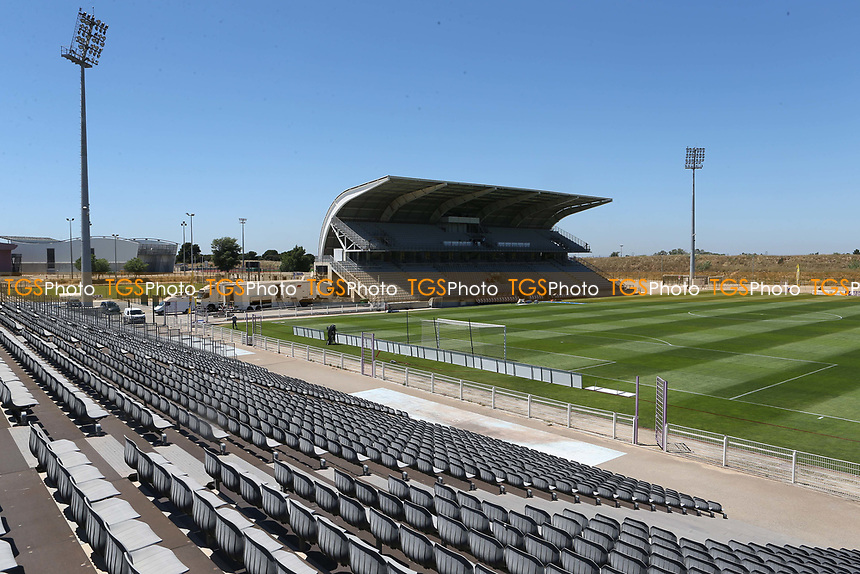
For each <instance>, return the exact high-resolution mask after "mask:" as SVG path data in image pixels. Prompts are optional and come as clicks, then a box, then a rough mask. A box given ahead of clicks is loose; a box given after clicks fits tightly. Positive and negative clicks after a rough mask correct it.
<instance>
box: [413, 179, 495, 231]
mask: <svg viewBox="0 0 860 574" xmlns="http://www.w3.org/2000/svg"><path fill="white" fill-rule="evenodd" d="M497 189H499V188H498V187H488V188H486V189H479V190H478V191H473V192H472V193H467V194H465V195H461V196H460V197H452V198H451V199H449V200H448V201H446V202H445V203H443V204H442V205H440V206H439V207H438V208H436V211H434V212H433V215H431V216H430V223H437V222H438V221H439V220H440V219H442V216H444V215H445V214H446V213H448V212H449V211H451V210H452V209H454V208H455V207H457V206H458V205H463V204H464V203H469V202H470V201H472V200H473V199H477V198H479V197H481V196H483V195H487V194H488V193H492V192H494V191H496V190H497Z"/></svg>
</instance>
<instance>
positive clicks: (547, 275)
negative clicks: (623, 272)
mask: <svg viewBox="0 0 860 574" xmlns="http://www.w3.org/2000/svg"><path fill="white" fill-rule="evenodd" d="M610 201H612V200H611V199H608V198H603V197H591V196H584V195H570V194H565V193H558V192H550V191H539V190H533V189H520V188H511V187H499V186H488V185H479V184H472V183H457V182H451V181H439V180H427V179H413V178H405V177H395V176H386V177H383V178H380V179H377V180H375V181H371V182H369V183H365V184H363V185H359V186H357V187H353V188H351V189H348V190H346V191H344V192H343V193H341V194H340V195H338V196H337V198H335V200H334V201H333V202H332V204H331V207H329V209H328V212H327V213H326V216H325V220H324V221H323V225H322V230H321V231H320V239H319V250H318V254H319V257H318V258H317V261H316V271H317V273H318V274H319V275H325V276H327V277H328V278H329V279H332V280H336V279H338V278H339V279H342V280H343V281H346V282H352V283H356V284H361V285H364V286H367V287H369V286H377V287H379V286H381V285H383V284H384V285H395V286H396V287H397V294H396V295H392V294H391V292H388V293H384V292H383V293H380V294H378V295H375V294H374V293H379V291H378V290H376V291H374V290H373V289H369V290H368V291H367V292H364V293H360V294H358V295H356V297H355V298H368V299H371V300H377V301H380V300H386V301H400V300H409V299H422V298H423V299H425V300H426V299H427V298H428V297H432V298H434V299H435V300H436V301H437V302H439V303H440V304H459V303H463V302H503V301H516V300H517V299H520V298H535V299H537V298H553V294H551V293H545V294H543V295H541V294H538V293H530V292H529V291H528V290H527V289H526V290H521V289H518V288H517V289H512V287H513V286H512V284H511V283H510V281H511V280H512V279H514V280H516V279H537V278H544V279H546V280H547V281H555V282H558V283H560V284H565V285H582V284H583V283H585V284H587V285H594V286H595V287H594V291H593V292H592V293H594V294H597V293H599V294H600V295H607V294H609V293H610V292H611V284H610V283H609V282H608V281H607V280H606V279H605V278H603V277H602V276H600V275H599V274H598V273H597V272H595V271H594V270H593V269H591V268H590V267H589V266H588V265H586V264H585V263H584V262H582V261H581V260H578V259H574V258H572V256H573V255H575V254H580V253H588V252H589V251H590V248H589V246H588V243H586V242H585V241H583V240H581V239H579V238H577V237H574V236H572V235H570V234H569V233H567V232H565V231H563V230H562V229H560V228H558V227H556V224H557V223H558V222H559V221H561V220H562V219H563V218H564V217H567V216H568V215H572V214H574V213H579V212H581V211H584V210H586V209H591V208H593V207H597V206H600V205H605V204H607V203H609V202H610ZM410 279H412V280H416V279H432V280H433V281H437V280H439V279H442V280H444V281H446V282H447V281H456V282H458V283H460V284H464V285H470V286H471V285H480V284H482V283H484V284H486V285H494V286H496V288H497V292H496V294H494V295H493V294H488V293H487V292H486V291H482V292H480V293H474V292H473V293H469V292H466V291H465V290H464V291H462V292H458V293H450V292H446V293H444V295H441V294H440V293H439V292H435V293H433V294H430V295H427V293H426V292H425V293H423V294H422V293H420V292H418V291H417V290H416V289H415V283H414V282H413V283H410ZM517 285H519V283H517ZM365 295H366V296H365ZM562 296H563V295H562ZM564 298H568V297H564Z"/></svg>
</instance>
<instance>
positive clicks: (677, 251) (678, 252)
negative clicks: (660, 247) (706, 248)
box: [669, 247, 689, 255]
mask: <svg viewBox="0 0 860 574" xmlns="http://www.w3.org/2000/svg"><path fill="white" fill-rule="evenodd" d="M688 254H689V252H688V251H684V250H683V249H681V248H680V247H676V248H675V249H673V250H672V251H670V252H669V255H688Z"/></svg>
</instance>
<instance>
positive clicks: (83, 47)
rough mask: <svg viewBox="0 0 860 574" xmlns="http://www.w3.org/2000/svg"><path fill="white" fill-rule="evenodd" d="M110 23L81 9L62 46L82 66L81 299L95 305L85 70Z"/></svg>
mask: <svg viewBox="0 0 860 574" xmlns="http://www.w3.org/2000/svg"><path fill="white" fill-rule="evenodd" d="M107 29H108V26H107V24H105V23H104V22H102V21H101V20H97V19H96V18H95V16H93V15H91V14H87V13H86V12H84V11H83V10H78V19H77V22H76V23H75V31H74V34H73V35H72V43H71V45H70V46H69V47H68V48H61V49H60V54H61V55H62V56H63V57H64V58H66V59H67V60H69V61H70V62H72V63H73V64H77V65H78V66H80V67H81V295H82V297H81V300H82V301H83V303H84V305H85V306H88V307H89V306H92V302H93V299H92V296H91V295H87V291H89V290H90V289H92V284H93V266H92V258H91V257H90V189H89V175H88V173H87V91H86V84H85V82H84V70H85V69H87V68H92V67H93V66H96V65H98V63H99V57H100V56H101V54H102V49H103V48H104V45H105V33H106V32H107Z"/></svg>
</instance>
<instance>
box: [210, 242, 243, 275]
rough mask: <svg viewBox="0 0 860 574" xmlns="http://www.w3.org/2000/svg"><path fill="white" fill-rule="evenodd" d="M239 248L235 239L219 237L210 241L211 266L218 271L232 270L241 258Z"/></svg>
mask: <svg viewBox="0 0 860 574" xmlns="http://www.w3.org/2000/svg"><path fill="white" fill-rule="evenodd" d="M240 253H241V248H240V247H239V242H238V241H236V238H235V237H219V238H218V239H213V240H212V264H213V265H214V266H215V267H217V268H218V270H219V271H229V270H230V269H233V268H234V267H235V266H236V264H237V263H239V261H241V259H242V257H241V256H240Z"/></svg>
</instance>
